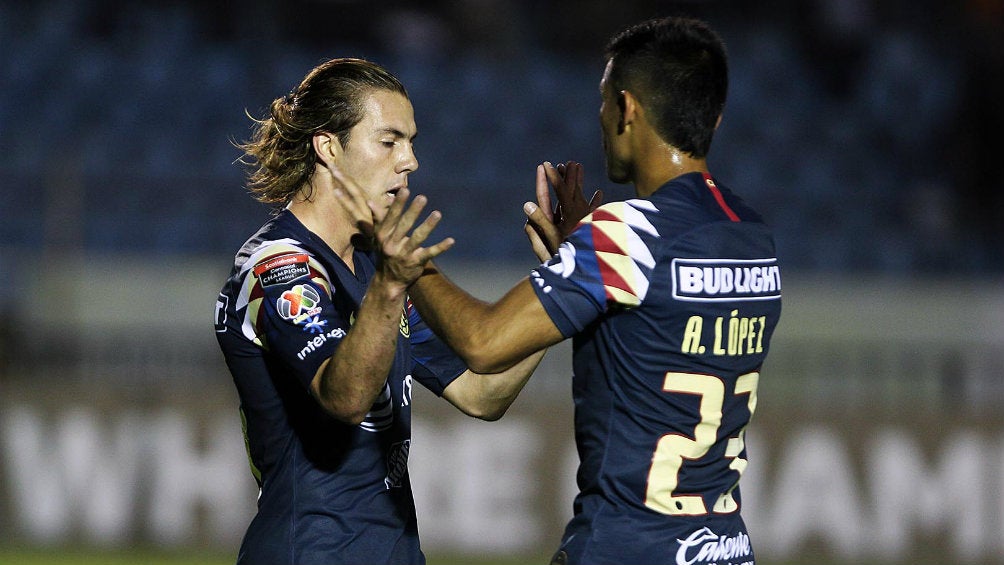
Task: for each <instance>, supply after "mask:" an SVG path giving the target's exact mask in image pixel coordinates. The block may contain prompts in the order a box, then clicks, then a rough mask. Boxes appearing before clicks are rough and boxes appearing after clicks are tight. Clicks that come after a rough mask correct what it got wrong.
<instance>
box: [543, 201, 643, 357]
mask: <svg viewBox="0 0 1004 565" xmlns="http://www.w3.org/2000/svg"><path fill="white" fill-rule="evenodd" d="M656 211H657V210H656V209H655V207H654V206H653V205H652V203H651V202H649V201H648V200H628V201H626V202H614V203H611V204H606V205H604V206H601V207H600V208H597V209H596V210H595V211H594V212H593V213H591V214H589V215H588V216H586V217H585V218H583V219H582V221H581V222H580V223H579V225H578V226H577V227H576V229H575V231H574V232H572V233H571V234H570V235H569V236H568V238H567V239H566V240H565V242H564V243H562V244H561V246H560V247H559V249H558V253H557V254H556V255H555V256H554V257H552V258H551V259H550V260H549V261H547V262H546V263H544V264H543V265H541V266H540V267H539V268H538V269H536V270H534V271H533V272H531V274H530V279H531V281H532V282H533V283H534V284H533V286H534V290H535V291H536V293H537V297H538V298H539V299H540V302H541V304H543V305H544V309H545V310H546V311H547V313H548V315H549V316H550V317H551V320H552V321H553V322H554V324H555V326H557V328H558V330H559V331H561V334H562V335H563V336H565V337H569V336H571V335H574V334H576V333H578V332H580V331H582V330H583V329H584V328H585V327H586V326H587V325H589V324H590V323H591V322H592V321H593V320H595V319H596V318H598V317H599V316H601V315H602V314H604V313H605V312H607V311H608V310H610V309H611V308H635V307H637V306H640V305H641V303H642V302H643V301H644V300H645V296H646V294H647V293H648V288H649V280H650V277H651V276H652V272H653V270H654V269H655V257H654V256H653V254H652V251H651V249H652V248H653V247H654V245H653V240H654V239H655V238H658V237H659V234H658V232H657V231H656V229H655V227H654V226H653V225H652V223H651V222H650V221H649V219H648V217H647V214H648V213H652V212H656Z"/></svg>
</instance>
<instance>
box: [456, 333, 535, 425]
mask: <svg viewBox="0 0 1004 565" xmlns="http://www.w3.org/2000/svg"><path fill="white" fill-rule="evenodd" d="M546 351H547V350H546V349H543V350H541V351H538V352H536V353H533V354H531V355H530V356H529V357H527V358H526V359H523V360H522V361H520V362H518V363H516V364H515V365H513V366H512V367H510V368H509V369H507V370H505V371H502V372H501V373H475V372H474V371H470V370H468V371H465V372H464V373H463V374H462V375H460V376H459V377H457V378H456V379H455V380H454V381H453V382H452V383H450V385H449V386H447V387H446V390H444V391H443V398H445V399H446V400H448V401H449V402H450V403H451V404H453V405H454V406H456V407H457V408H458V409H459V410H460V411H461V412H463V413H464V414H467V415H468V416H473V417H475V418H480V419H482V420H487V421H494V420H498V419H499V418H501V417H502V416H504V415H505V413H506V411H507V410H508V409H509V406H511V405H512V403H513V402H514V401H515V400H516V397H517V396H519V393H520V391H522V390H523V387H524V386H525V385H526V383H527V381H529V380H530V376H531V375H532V374H533V371H534V370H535V369H536V368H537V365H538V364H539V363H540V360H541V359H543V357H544V353H545V352H546Z"/></svg>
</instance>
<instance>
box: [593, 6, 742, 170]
mask: <svg viewBox="0 0 1004 565" xmlns="http://www.w3.org/2000/svg"><path fill="white" fill-rule="evenodd" d="M606 60H607V61H613V63H612V65H611V68H610V74H609V76H608V79H607V82H608V84H609V86H610V87H612V88H613V89H614V91H615V92H620V91H622V90H628V91H630V92H631V93H632V94H634V95H635V96H636V97H637V98H638V99H639V101H640V102H641V104H642V105H643V106H644V107H645V109H646V110H647V111H648V112H649V113H651V114H652V116H653V122H654V124H653V125H654V127H655V129H656V132H657V133H658V134H659V136H660V137H662V138H663V139H664V140H665V141H666V142H667V143H669V144H671V145H673V146H674V147H676V148H678V149H680V150H681V151H684V152H686V153H689V154H690V155H692V156H694V157H697V158H703V157H706V156H707V154H708V151H709V150H710V148H711V138H712V137H713V136H714V133H715V125H716V124H717V121H718V117H719V116H721V114H722V110H723V109H724V108H725V96H726V93H727V91H728V82H729V78H728V59H727V55H726V52H725V43H724V42H723V41H722V39H721V37H719V36H718V34H717V33H715V31H714V30H712V29H711V28H710V27H709V26H708V25H707V24H706V23H704V22H703V21H700V20H696V19H690V18H680V17H669V18H660V19H653V20H648V21H645V22H642V23H640V24H637V25H634V26H632V27H630V28H628V29H626V30H624V31H622V32H621V33H619V34H618V35H616V36H614V37H613V39H611V40H610V43H609V44H608V45H607V48H606Z"/></svg>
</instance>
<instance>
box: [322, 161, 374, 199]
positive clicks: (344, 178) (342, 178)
mask: <svg viewBox="0 0 1004 565" xmlns="http://www.w3.org/2000/svg"><path fill="white" fill-rule="evenodd" d="M328 170H330V171H331V175H332V176H334V177H335V180H336V181H338V183H339V184H340V185H341V189H340V190H341V192H342V193H343V194H345V195H347V196H348V197H349V199H350V200H351V201H352V202H353V203H354V204H355V205H356V206H357V207H358V208H359V209H360V210H368V209H369V206H368V205H367V204H368V202H367V198H366V195H365V193H364V192H363V189H362V188H361V187H360V186H359V184H358V183H356V181H355V179H353V178H352V177H350V176H349V175H348V174H346V173H345V171H343V170H342V169H341V168H339V167H338V166H337V165H331V166H329V167H328Z"/></svg>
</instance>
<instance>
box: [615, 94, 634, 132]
mask: <svg viewBox="0 0 1004 565" xmlns="http://www.w3.org/2000/svg"><path fill="white" fill-rule="evenodd" d="M617 109H618V110H620V116H621V119H620V122H619V123H618V124H617V130H618V133H624V130H625V129H627V126H629V125H631V124H632V123H633V122H634V121H635V120H636V119H637V118H638V112H639V106H638V99H637V98H635V95H634V94H632V93H631V91H630V90H622V91H620V92H618V93H617Z"/></svg>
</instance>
